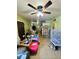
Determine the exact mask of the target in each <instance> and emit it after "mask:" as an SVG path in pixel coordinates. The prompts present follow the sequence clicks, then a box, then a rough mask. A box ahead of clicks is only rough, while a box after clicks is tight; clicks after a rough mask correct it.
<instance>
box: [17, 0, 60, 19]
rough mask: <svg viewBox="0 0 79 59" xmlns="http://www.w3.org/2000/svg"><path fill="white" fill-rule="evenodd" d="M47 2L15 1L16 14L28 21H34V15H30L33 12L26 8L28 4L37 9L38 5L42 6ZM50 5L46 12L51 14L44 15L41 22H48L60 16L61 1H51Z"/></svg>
mask: <svg viewBox="0 0 79 59" xmlns="http://www.w3.org/2000/svg"><path fill="white" fill-rule="evenodd" d="M48 1H49V0H17V14H18V15H20V16H23V17H25V18H27V19H29V20H36V19H37V18H38V17H37V16H36V15H30V13H31V12H34V11H35V10H34V9H32V8H30V7H29V6H27V4H28V3H30V4H32V5H34V6H35V7H37V6H38V5H40V4H41V5H42V6H44V5H45V4H46V3H47V2H48ZM51 1H52V3H53V4H52V5H51V6H50V7H48V8H47V9H46V10H47V11H51V13H52V14H45V15H44V16H43V17H42V18H41V20H48V19H52V18H54V17H57V16H60V15H61V0H51Z"/></svg>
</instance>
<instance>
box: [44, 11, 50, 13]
mask: <svg viewBox="0 0 79 59" xmlns="http://www.w3.org/2000/svg"><path fill="white" fill-rule="evenodd" d="M43 13H46V14H51V12H47V11H44V12H43Z"/></svg>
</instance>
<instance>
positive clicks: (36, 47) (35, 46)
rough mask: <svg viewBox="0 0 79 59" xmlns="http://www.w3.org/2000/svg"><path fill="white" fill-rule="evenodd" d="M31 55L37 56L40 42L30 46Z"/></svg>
mask: <svg viewBox="0 0 79 59" xmlns="http://www.w3.org/2000/svg"><path fill="white" fill-rule="evenodd" d="M29 49H30V53H31V54H35V53H37V51H38V42H32V43H31V45H30V46H29Z"/></svg>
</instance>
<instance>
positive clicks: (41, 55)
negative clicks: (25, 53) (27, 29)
mask: <svg viewBox="0 0 79 59" xmlns="http://www.w3.org/2000/svg"><path fill="white" fill-rule="evenodd" d="M30 59H61V50H58V51H55V50H54V48H50V47H49V39H47V38H46V39H45V38H40V45H39V49H38V52H37V54H36V55H31V57H30Z"/></svg>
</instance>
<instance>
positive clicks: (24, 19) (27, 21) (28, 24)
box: [17, 16, 31, 33]
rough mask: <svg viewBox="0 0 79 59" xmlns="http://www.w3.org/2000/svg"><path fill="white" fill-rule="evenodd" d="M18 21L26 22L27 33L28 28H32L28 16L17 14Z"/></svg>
mask: <svg viewBox="0 0 79 59" xmlns="http://www.w3.org/2000/svg"><path fill="white" fill-rule="evenodd" d="M17 21H20V22H23V23H24V29H25V33H26V32H27V30H28V29H30V26H31V22H30V21H29V20H27V19H26V18H23V17H22V16H17Z"/></svg>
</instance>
